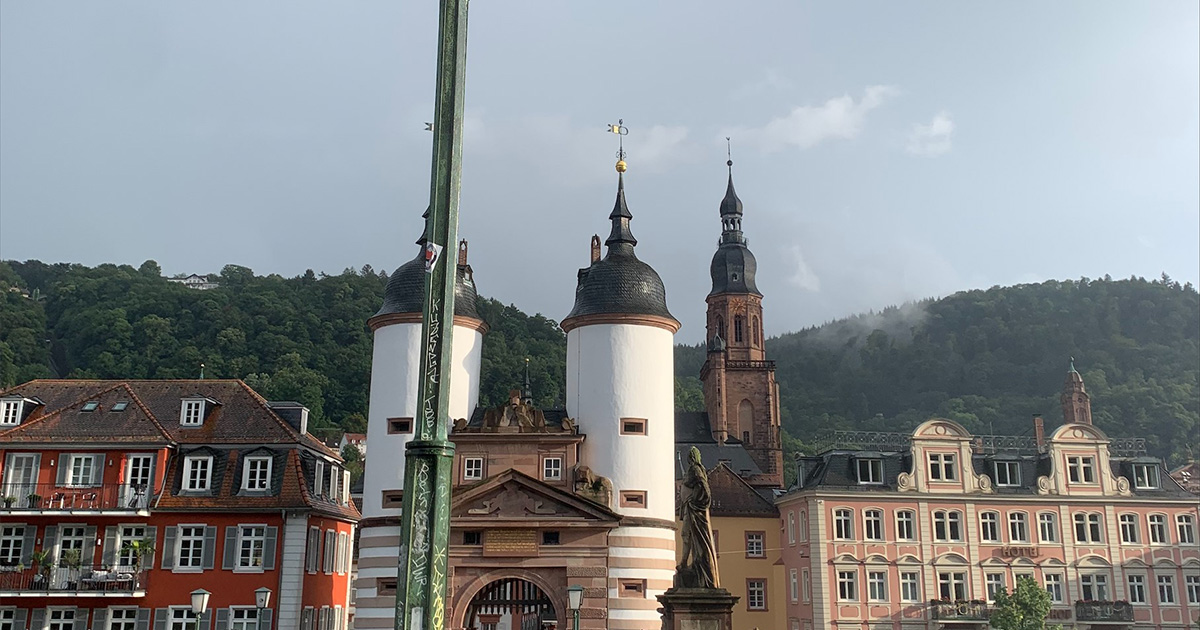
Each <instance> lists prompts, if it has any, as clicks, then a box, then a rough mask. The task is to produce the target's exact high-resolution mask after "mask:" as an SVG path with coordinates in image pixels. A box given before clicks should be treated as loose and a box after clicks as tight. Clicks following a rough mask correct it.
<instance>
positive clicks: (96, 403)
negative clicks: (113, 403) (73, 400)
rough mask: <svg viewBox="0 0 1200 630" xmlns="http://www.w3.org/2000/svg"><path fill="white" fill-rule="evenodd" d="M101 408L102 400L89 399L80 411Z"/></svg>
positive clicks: (91, 410)
mask: <svg viewBox="0 0 1200 630" xmlns="http://www.w3.org/2000/svg"><path fill="white" fill-rule="evenodd" d="M99 408H100V402H99V401H97V400H89V401H87V402H85V403H83V408H82V409H80V411H86V412H89V413H90V412H93V411H95V410H97V409H99Z"/></svg>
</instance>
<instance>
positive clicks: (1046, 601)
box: [989, 576, 1057, 630]
mask: <svg viewBox="0 0 1200 630" xmlns="http://www.w3.org/2000/svg"><path fill="white" fill-rule="evenodd" d="M1048 614H1050V593H1048V592H1046V589H1044V588H1042V587H1041V586H1038V583H1037V582H1035V581H1034V580H1033V578H1028V577H1024V576H1022V577H1019V578H1017V586H1016V588H1014V589H1013V592H1012V594H1011V595H1010V594H1009V593H1008V589H1005V588H1001V589H1000V590H999V592H997V593H996V601H995V603H994V604H993V605H992V611H991V616H990V617H989V622H990V623H991V625H992V627H993V628H1000V629H1001V630H1042V629H1043V628H1046V627H1047V626H1046V615H1048ZM1055 627H1057V626H1055Z"/></svg>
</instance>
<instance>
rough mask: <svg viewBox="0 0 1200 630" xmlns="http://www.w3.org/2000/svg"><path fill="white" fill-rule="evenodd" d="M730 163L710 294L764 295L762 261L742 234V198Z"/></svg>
mask: <svg viewBox="0 0 1200 630" xmlns="http://www.w3.org/2000/svg"><path fill="white" fill-rule="evenodd" d="M726 164H727V165H728V166H729V185H728V186H727V187H726V188H725V198H724V199H722V200H721V241H720V243H719V245H718V246H717V252H716V253H715V254H713V259H712V265H711V266H710V267H709V274H710V275H711V276H712V291H710V292H709V293H708V294H709V295H719V294H721V293H752V294H754V295H758V296H761V295H762V293H759V291H758V285H757V284H755V282H754V277H755V275H756V274H757V273H758V261H756V260H755V259H754V254H753V253H751V252H750V247H749V246H748V245H747V243H746V237H745V235H743V234H742V200H741V199H738V196H737V191H735V190H734V189H733V162H732V161H729V162H726Z"/></svg>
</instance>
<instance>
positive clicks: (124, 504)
mask: <svg viewBox="0 0 1200 630" xmlns="http://www.w3.org/2000/svg"><path fill="white" fill-rule="evenodd" d="M0 491H2V492H3V495H2V496H0V500H2V501H3V503H0V509H3V510H9V511H20V512H29V511H39V512H47V511H54V512H75V511H89V512H90V511H98V510H106V511H113V510H120V511H135V512H136V511H140V510H145V509H147V508H148V507H149V506H150V493H149V492H148V491H147V489H146V486H145V485H136V486H128V485H124V484H105V485H99V486H78V487H74V486H61V485H58V484H53V483H22V484H13V483H6V484H4V485H3V486H0Z"/></svg>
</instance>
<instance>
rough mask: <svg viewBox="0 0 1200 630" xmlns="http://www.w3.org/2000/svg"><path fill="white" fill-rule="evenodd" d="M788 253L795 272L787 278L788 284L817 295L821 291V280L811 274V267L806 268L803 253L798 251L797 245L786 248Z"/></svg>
mask: <svg viewBox="0 0 1200 630" xmlns="http://www.w3.org/2000/svg"><path fill="white" fill-rule="evenodd" d="M788 252H790V253H791V255H792V261H793V262H794V263H795V265H796V267H795V270H794V271H793V272H792V275H791V276H789V277H788V283H789V284H791V285H793V286H795V287H798V288H801V289H804V290H806V291H812V292H813V293H818V292H820V291H821V279H820V278H818V277H817V274H816V273H814V272H813V270H812V267H809V266H808V262H807V261H805V260H804V253H803V252H801V251H800V246H799V245H792V246H791V247H790V248H788Z"/></svg>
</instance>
